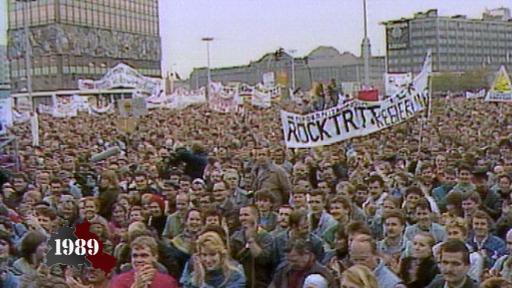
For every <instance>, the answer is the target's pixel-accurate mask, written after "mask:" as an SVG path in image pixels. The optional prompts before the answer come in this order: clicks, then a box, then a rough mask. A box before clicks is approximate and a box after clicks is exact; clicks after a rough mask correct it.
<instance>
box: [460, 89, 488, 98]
mask: <svg viewBox="0 0 512 288" xmlns="http://www.w3.org/2000/svg"><path fill="white" fill-rule="evenodd" d="M465 96H466V99H479V98H484V97H485V89H480V91H478V92H471V91H466V93H465Z"/></svg>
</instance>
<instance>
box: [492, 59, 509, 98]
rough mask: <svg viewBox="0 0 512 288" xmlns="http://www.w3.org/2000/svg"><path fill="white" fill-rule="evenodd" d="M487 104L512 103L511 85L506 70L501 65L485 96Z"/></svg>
mask: <svg viewBox="0 0 512 288" xmlns="http://www.w3.org/2000/svg"><path fill="white" fill-rule="evenodd" d="M485 101H487V102H512V85H511V84H510V77H509V76H508V73H507V69H505V66H503V65H501V67H500V70H499V71H498V74H497V75H496V79H495V80H494V83H493V84H492V88H491V89H490V90H489V92H487V95H486V96H485Z"/></svg>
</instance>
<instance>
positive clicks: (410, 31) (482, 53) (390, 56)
mask: <svg viewBox="0 0 512 288" xmlns="http://www.w3.org/2000/svg"><path fill="white" fill-rule="evenodd" d="M383 25H384V26H385V29H386V46H387V47H386V55H387V66H388V72H391V73H397V72H411V71H413V72H419V71H420V70H421V65H422V63H423V59H424V58H425V55H426V53H427V50H428V49H432V57H433V58H432V59H433V70H434V71H438V72H448V71H450V72H463V71H468V70H473V69H478V68H482V67H488V68H489V69H491V70H497V69H498V67H499V66H500V65H501V64H504V65H507V66H508V67H507V68H509V69H508V70H509V71H510V69H511V68H512V18H511V17H510V9H508V8H499V9H495V10H490V11H485V12H484V13H483V16H482V18H481V19H469V18H467V17H466V16H464V15H455V16H451V17H446V16H439V15H438V12H437V10H436V9H433V10H429V11H426V12H419V13H416V14H414V17H413V18H402V19H399V20H391V21H387V22H385V23H383Z"/></svg>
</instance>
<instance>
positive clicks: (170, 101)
mask: <svg viewBox="0 0 512 288" xmlns="http://www.w3.org/2000/svg"><path fill="white" fill-rule="evenodd" d="M145 100H146V105H147V108H148V109H155V108H166V109H185V108H186V107H188V106H190V105H193V104H201V103H206V89H205V88H201V89H198V90H192V91H188V90H186V89H183V88H177V89H176V90H175V91H174V92H173V93H172V94H170V95H165V94H164V93H161V94H159V95H156V96H151V97H148V98H145Z"/></svg>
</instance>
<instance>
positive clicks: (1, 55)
mask: <svg viewBox="0 0 512 288" xmlns="http://www.w3.org/2000/svg"><path fill="white" fill-rule="evenodd" d="M8 87H9V62H8V60H7V46H6V45H1V44H0V89H7V88H8Z"/></svg>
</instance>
